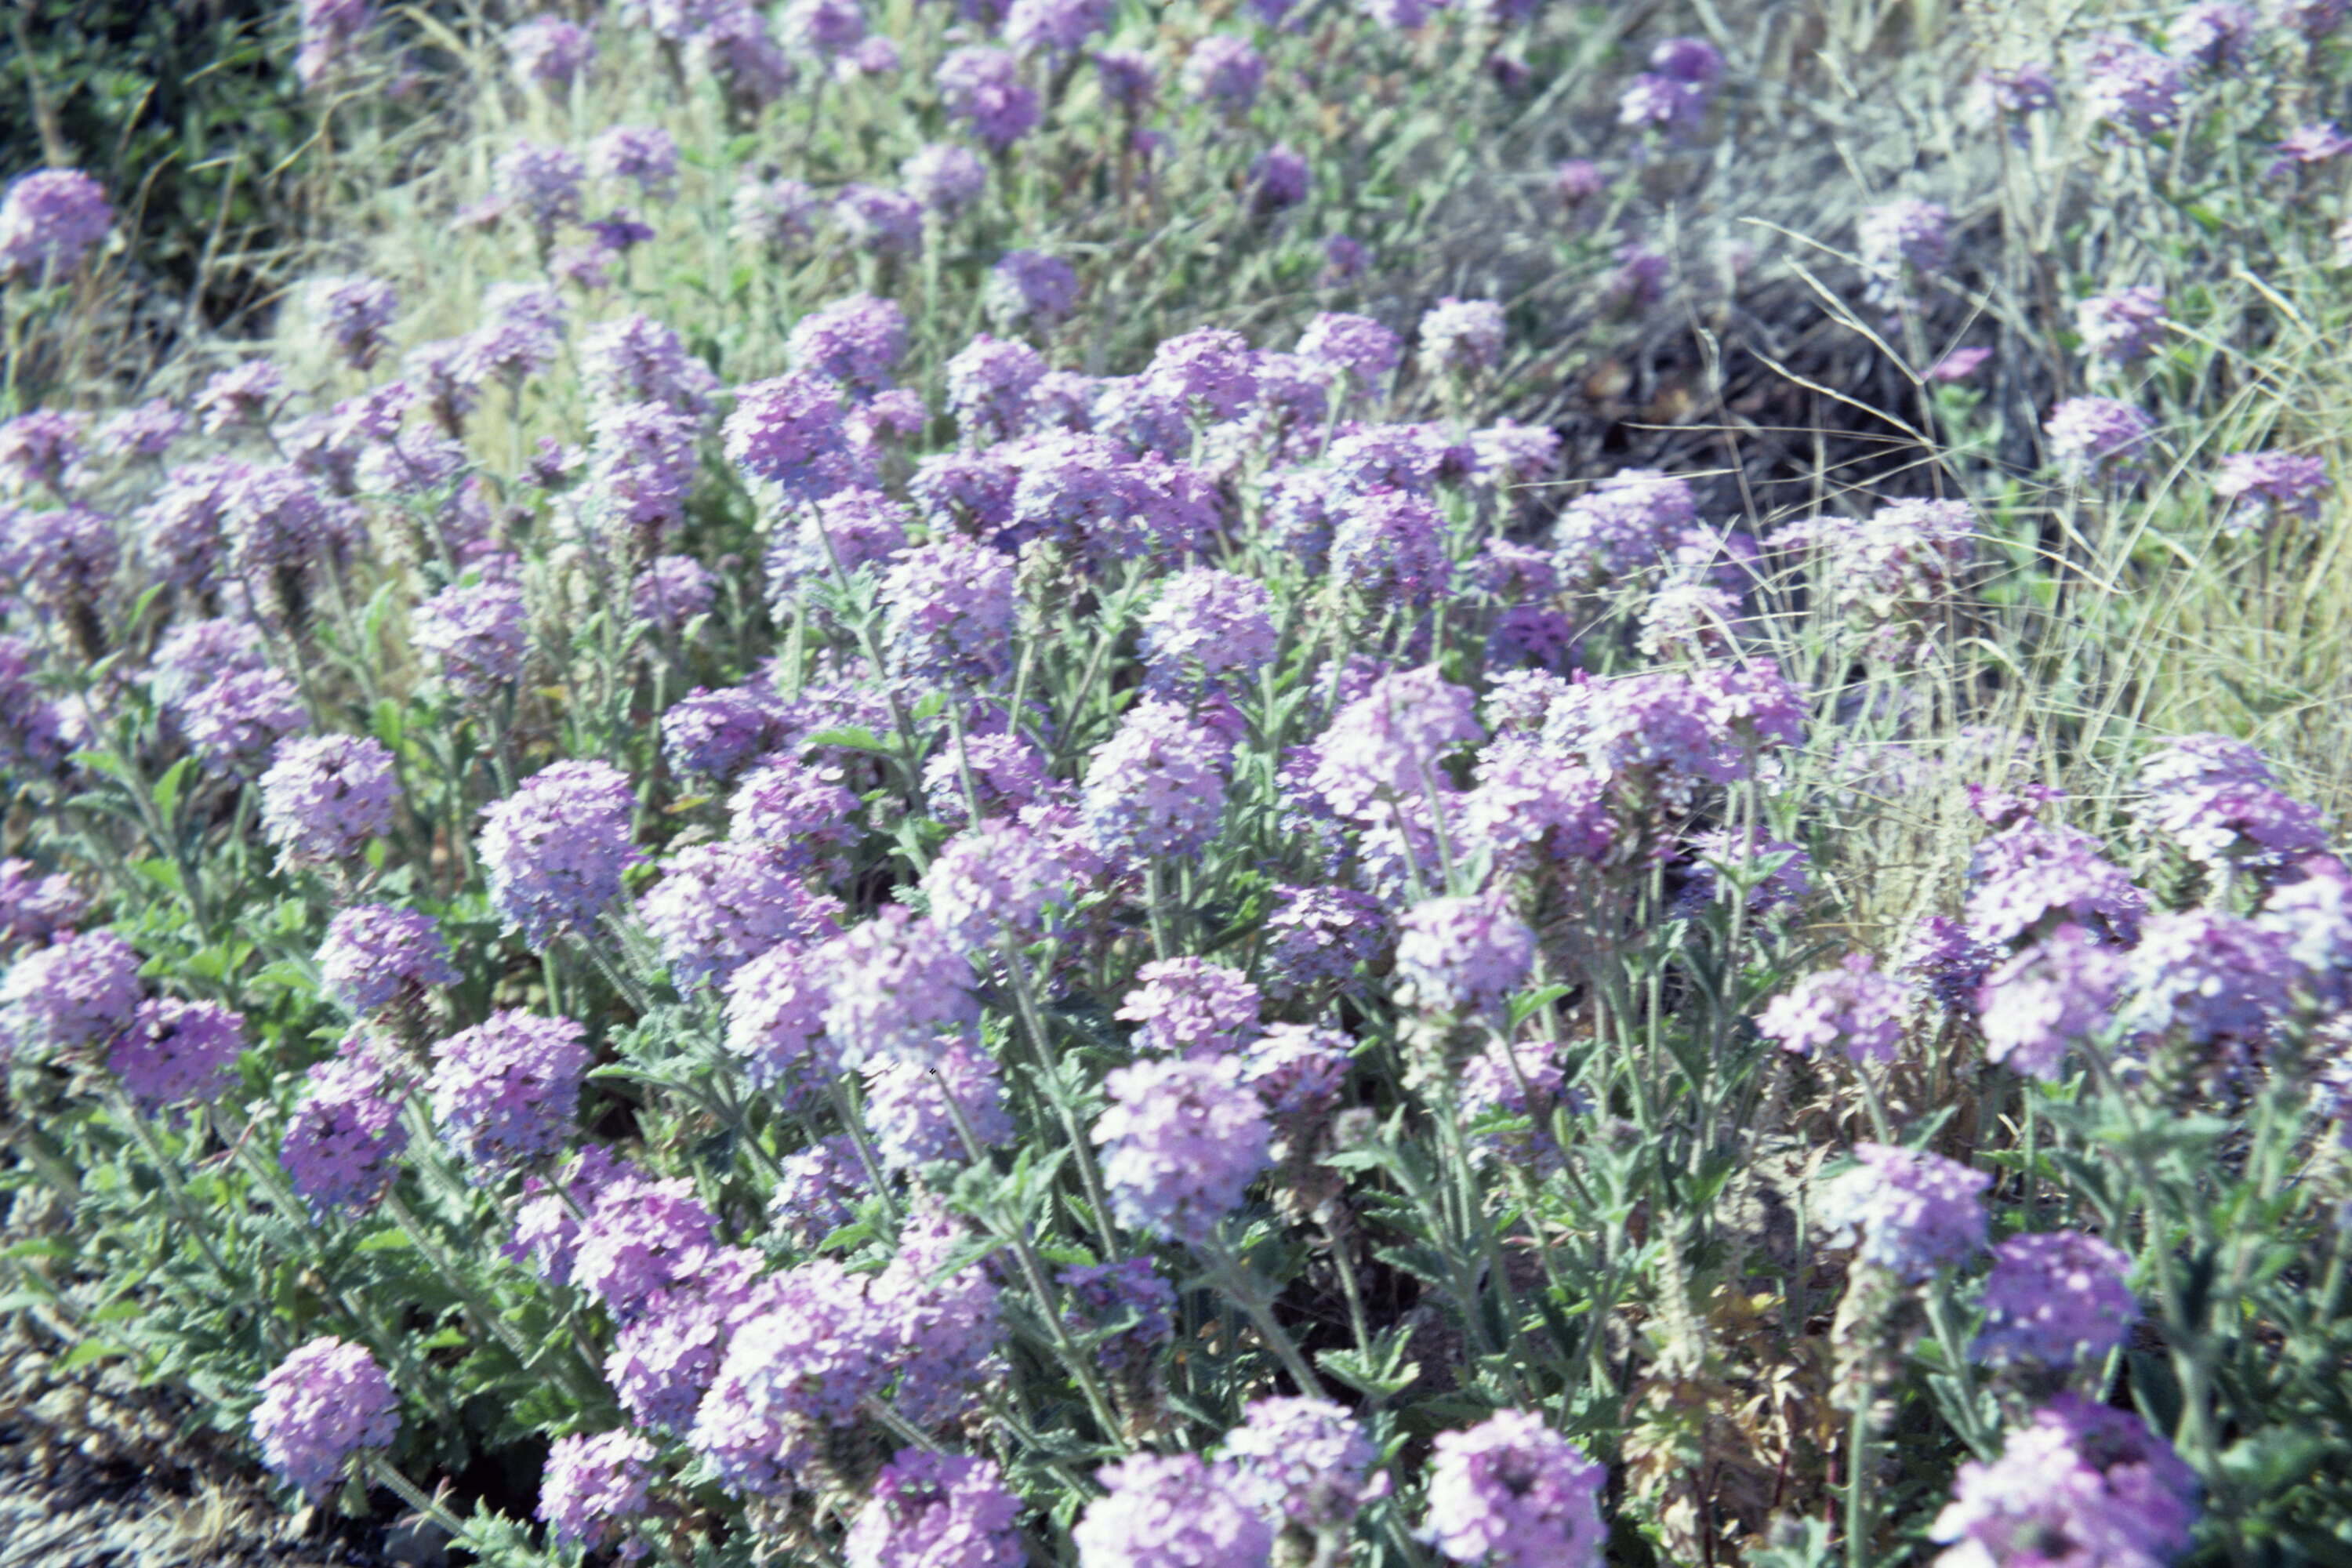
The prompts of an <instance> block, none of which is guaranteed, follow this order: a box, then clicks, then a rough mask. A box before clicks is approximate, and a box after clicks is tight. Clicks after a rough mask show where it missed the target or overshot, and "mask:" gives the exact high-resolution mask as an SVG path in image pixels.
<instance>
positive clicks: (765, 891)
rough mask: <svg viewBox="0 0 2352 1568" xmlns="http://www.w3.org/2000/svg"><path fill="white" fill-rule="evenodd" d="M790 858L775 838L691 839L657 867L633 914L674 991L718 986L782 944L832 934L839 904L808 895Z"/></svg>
mask: <svg viewBox="0 0 2352 1568" xmlns="http://www.w3.org/2000/svg"><path fill="white" fill-rule="evenodd" d="M796 870H797V868H796V867H795V864H794V857H793V854H792V853H791V852H790V851H789V850H788V849H786V848H785V847H782V846H780V845H774V844H765V843H756V844H697V845H694V846H692V847H688V848H685V849H681V850H679V851H678V852H677V855H676V856H675V857H673V858H671V859H670V860H669V862H668V863H667V865H666V866H665V867H664V868H663V873H664V874H663V877H662V879H661V880H660V881H659V882H658V883H656V884H655V886H654V887H653V888H652V889H649V890H648V891H646V893H645V894H644V895H643V896H642V897H640V898H639V899H638V900H637V913H638V917H639V918H640V919H642V920H643V921H645V925H646V931H647V932H648V933H649V934H651V935H652V937H653V938H654V940H655V941H656V942H658V943H660V944H661V952H662V959H663V961H664V962H665V963H667V964H668V965H669V975H670V984H673V985H675V986H677V989H678V990H679V991H680V992H682V993H683V992H688V991H690V990H692V989H693V988H694V987H696V986H698V985H702V984H718V985H722V986H723V985H724V984H726V983H727V981H728V979H729V977H730V976H731V975H732V974H733V973H735V971H736V970H738V969H739V968H740V967H742V965H743V964H744V963H746V962H748V961H749V960H751V959H753V958H756V957H758V956H759V955H760V954H761V953H762V952H767V951H768V949H770V948H772V947H773V946H775V945H776V944H777V943H778V942H799V943H803V944H805V943H808V942H816V941H821V940H823V939H824V938H825V937H828V936H831V935H832V934H834V932H835V929H836V928H835V923H834V918H833V917H834V916H835V915H836V914H837V913H839V912H840V905H839V904H838V903H837V902H836V901H835V900H831V899H827V898H824V897H821V896H819V895H815V894H813V893H811V892H810V891H809V889H808V888H807V886H806V885H805V884H804V883H803V882H802V881H801V879H800V878H799V876H798V875H797V874H796Z"/></svg>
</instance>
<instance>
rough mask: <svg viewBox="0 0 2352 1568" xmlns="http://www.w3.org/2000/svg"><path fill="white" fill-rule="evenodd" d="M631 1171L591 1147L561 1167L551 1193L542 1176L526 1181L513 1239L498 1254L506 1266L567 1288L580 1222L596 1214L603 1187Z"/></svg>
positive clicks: (599, 1147)
mask: <svg viewBox="0 0 2352 1568" xmlns="http://www.w3.org/2000/svg"><path fill="white" fill-rule="evenodd" d="M634 1169H635V1167H633V1166H631V1165H628V1164H625V1163H623V1162H621V1161H618V1160H615V1159H614V1157H613V1154H612V1152H611V1151H610V1150H608V1149H606V1148H605V1147H604V1145H603V1144H601V1143H591V1144H589V1145H587V1146H586V1147H585V1148H583V1149H582V1150H581V1151H580V1152H579V1153H577V1154H574V1155H573V1156H572V1158H571V1159H569V1160H567V1161H565V1162H564V1163H563V1168H562V1171H561V1172H559V1173H557V1175H556V1178H555V1181H554V1183H553V1188H554V1190H552V1191H551V1190H550V1184H549V1183H548V1182H547V1181H546V1180H545V1179H543V1178H541V1177H539V1176H535V1175H533V1176H526V1177H524V1178H523V1184H522V1190H523V1194H524V1196H523V1201H522V1203H521V1204H520V1205H518V1206H517V1207H516V1209H515V1227H514V1239H513V1240H512V1241H511V1242H509V1243H508V1244H507V1245H506V1246H505V1247H501V1248H500V1249H499V1250H500V1251H501V1252H502V1253H503V1254H504V1255H505V1256H506V1258H508V1260H509V1261H510V1262H513V1263H518V1264H528V1265H530V1268H532V1270H533V1271H534V1272H536V1273H537V1274H538V1275H539V1277H540V1278H541V1279H544V1280H546V1281H547V1282H548V1283H549V1284H551V1285H564V1284H569V1283H570V1282H571V1279H572V1259H573V1258H576V1257H577V1256H578V1255H579V1252H580V1218H581V1217H582V1216H584V1215H587V1214H589V1213H591V1212H593V1210H594V1208H595V1206H596V1200H597V1197H598V1195H599V1194H602V1193H603V1192H604V1189H605V1188H606V1187H609V1186H611V1185H612V1184H613V1183H614V1181H616V1180H618V1179H619V1178H620V1177H621V1176H623V1175H625V1174H627V1173H631V1172H632V1171H634ZM575 1205H577V1208H578V1211H579V1213H578V1215H575V1214H574V1212H573V1211H574V1206H575Z"/></svg>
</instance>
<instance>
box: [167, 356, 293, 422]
mask: <svg viewBox="0 0 2352 1568" xmlns="http://www.w3.org/2000/svg"><path fill="white" fill-rule="evenodd" d="M286 396H287V388H286V373H285V371H283V370H282V369H280V368H279V367H278V365H277V363H274V362H273V361H270V360H266V359H249V360H247V361H246V362H245V363H243V364H241V365H238V366H237V367H236V369H235V370H224V371H219V372H216V373H215V374H214V375H213V377H212V379H210V380H209V381H207V382H205V384H204V389H203V390H202V391H200V392H198V393H197V394H196V397H195V402H194V404H193V405H191V406H193V407H194V409H195V411H196V415H197V417H198V418H199V419H200V420H202V421H203V424H204V429H205V435H207V436H216V435H218V434H220V432H222V431H224V430H232V429H235V428H236V427H237V426H241V425H242V426H250V427H252V428H254V429H257V430H259V429H264V428H266V427H267V426H268V424H269V419H270V416H271V415H272V414H274V413H276V412H277V410H278V407H279V405H281V404H283V403H284V401H285V399H286Z"/></svg>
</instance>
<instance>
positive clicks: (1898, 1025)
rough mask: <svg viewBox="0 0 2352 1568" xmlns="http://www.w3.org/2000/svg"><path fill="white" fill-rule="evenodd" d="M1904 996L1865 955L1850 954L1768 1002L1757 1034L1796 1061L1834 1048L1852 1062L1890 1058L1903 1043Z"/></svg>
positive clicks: (1879, 1061) (1805, 977)
mask: <svg viewBox="0 0 2352 1568" xmlns="http://www.w3.org/2000/svg"><path fill="white" fill-rule="evenodd" d="M1908 1001H1909V997H1908V996H1907V995H1906V993H1905V990H1904V987H1903V986H1902V985H1901V984H1899V983H1897V982H1896V981H1895V980H1894V979H1893V978H1891V977H1890V976H1887V975H1885V974H1881V973H1877V970H1876V967H1875V961H1874V959H1873V958H1872V957H1871V955H1870V954H1868V953H1866V952H1850V953H1848V954H1846V956H1845V959H1844V961H1843V963H1841V964H1840V965H1839V966H1838V967H1837V968H1835V969H1822V970H1816V971H1814V972H1813V973H1811V974H1808V975H1806V976H1804V977H1803V978H1802V979H1801V980H1799V981H1798V982H1797V984H1794V985H1792V986H1790V988H1789V989H1788V990H1786V991H1784V992H1782V993H1781V994H1780V995H1778V996H1775V997H1774V998H1772V1000H1771V1002H1770V1003H1769V1005H1766V1007H1765V1009H1764V1011H1763V1012H1762V1013H1761V1014H1759V1015H1758V1016H1757V1019H1756V1028H1757V1032H1758V1033H1759V1034H1761V1035H1762V1036H1763V1037H1765V1038H1766V1039H1768V1040H1778V1041H1779V1042H1780V1048H1781V1049H1782V1050H1784V1051H1790V1052H1793V1053H1795V1054H1796V1055H1798V1056H1801V1057H1810V1056H1811V1055H1813V1054H1814V1053H1815V1052H1816V1051H1819V1050H1822V1049H1824V1048H1826V1047H1830V1046H1833V1045H1843V1047H1845V1054H1846V1055H1847V1056H1848V1057H1849V1058H1852V1059H1853V1061H1855V1062H1857V1063H1872V1062H1877V1063H1885V1062H1891V1061H1893V1060H1894V1059H1895V1051H1896V1050H1897V1049H1898V1048H1899V1047H1901V1045H1902V1043H1903V1015H1904V1013H1905V1011H1906V1003H1907V1002H1908Z"/></svg>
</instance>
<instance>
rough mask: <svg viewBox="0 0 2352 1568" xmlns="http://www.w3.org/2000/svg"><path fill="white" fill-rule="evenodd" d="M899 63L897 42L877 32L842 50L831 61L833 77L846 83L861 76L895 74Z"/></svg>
mask: <svg viewBox="0 0 2352 1568" xmlns="http://www.w3.org/2000/svg"><path fill="white" fill-rule="evenodd" d="M899 64H900V60H899V57H898V44H897V43H896V42H895V41H893V40H892V39H889V38H886V37H882V36H881V35H880V34H878V33H877V34H876V35H875V36H874V37H869V38H866V39H864V40H862V41H861V42H859V43H858V44H857V45H856V47H852V48H848V49H845V50H843V51H842V53H841V57H840V58H838V59H836V60H835V61H834V62H833V79H834V80H835V81H838V82H844V83H847V82H854V81H856V80H858V79H860V78H862V77H887V76H896V75H898V67H899Z"/></svg>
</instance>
